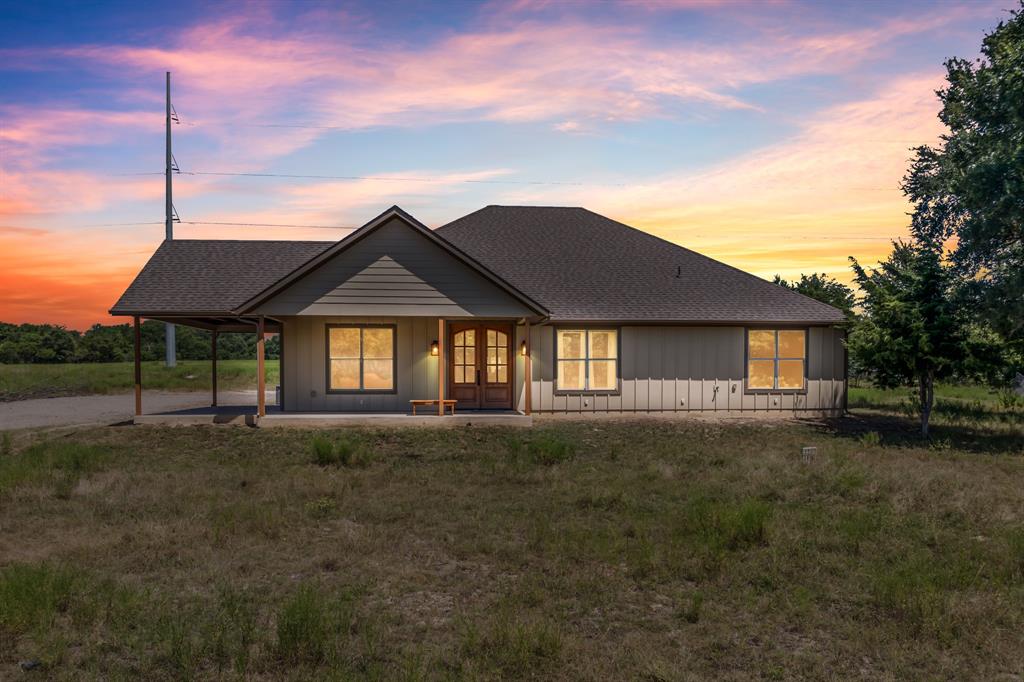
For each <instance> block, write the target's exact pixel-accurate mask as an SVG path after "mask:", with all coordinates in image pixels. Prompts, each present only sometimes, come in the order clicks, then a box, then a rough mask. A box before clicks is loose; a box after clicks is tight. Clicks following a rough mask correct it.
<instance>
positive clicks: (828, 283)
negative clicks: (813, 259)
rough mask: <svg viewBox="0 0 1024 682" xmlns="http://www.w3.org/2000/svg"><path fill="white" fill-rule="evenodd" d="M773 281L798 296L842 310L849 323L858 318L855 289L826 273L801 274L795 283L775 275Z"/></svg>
mask: <svg viewBox="0 0 1024 682" xmlns="http://www.w3.org/2000/svg"><path fill="white" fill-rule="evenodd" d="M772 281H773V283H775V284H778V285H779V286H782V287H786V288H787V289H790V290H792V291H795V292H797V293H798V294H803V295H804V296H807V297H809V298H813V299H814V300H816V301H821V302H822V303H827V304H828V305H830V306H832V307H833V308H838V309H839V310H842V311H843V314H844V315H846V320H847V322H848V323H850V322H852V321H853V320H854V319H855V318H856V313H855V312H854V306H855V305H856V304H857V298H856V296H855V295H854V293H853V289H851V288H850V287H848V286H846V285H845V284H843V283H842V282H840V281H839V280H837V279H835V278H834V277H829V276H828V275H827V274H825V273H824V272H823V273H821V274H820V275H819V274H818V273H812V274H810V275H804V274H801V275H800V279H798V280H796V281H793V282H787V281H786V280H784V279H782V277H780V276H779V275H775V279H774V280H772Z"/></svg>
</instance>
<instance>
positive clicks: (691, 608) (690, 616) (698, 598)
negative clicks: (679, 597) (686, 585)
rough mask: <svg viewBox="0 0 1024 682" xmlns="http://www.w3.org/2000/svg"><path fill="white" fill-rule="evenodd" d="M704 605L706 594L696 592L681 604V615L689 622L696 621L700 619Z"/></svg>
mask: <svg viewBox="0 0 1024 682" xmlns="http://www.w3.org/2000/svg"><path fill="white" fill-rule="evenodd" d="M703 605H704V595H703V594H701V593H700V592H694V593H693V594H691V595H690V598H689V599H687V600H686V601H685V602H684V603H683V604H682V606H681V608H680V610H679V616H680V618H682V619H683V620H684V621H685V622H687V623H696V622H697V621H699V620H700V609H701V606H703Z"/></svg>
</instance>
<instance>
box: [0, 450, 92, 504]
mask: <svg viewBox="0 0 1024 682" xmlns="http://www.w3.org/2000/svg"><path fill="white" fill-rule="evenodd" d="M109 455H110V451H109V450H108V449H106V448H103V447H100V446H96V445H82V444H80V443H74V442H57V441H46V442H43V443H37V444H35V445H33V446H31V447H29V448H26V449H25V450H22V451H21V452H19V453H18V454H16V455H11V456H9V457H4V458H3V459H0V492H3V491H4V490H6V489H11V488H14V487H16V486H18V485H22V484H36V485H40V484H44V485H45V484H49V485H50V486H52V488H53V491H54V494H55V495H56V496H57V497H59V498H61V499H67V498H68V497H69V496H70V495H71V492H72V491H73V490H74V488H75V486H76V485H78V481H79V480H80V479H81V478H82V477H83V476H88V475H89V474H92V473H94V472H96V471H98V470H99V469H100V468H102V466H103V464H104V463H105V461H106V460H107V459H108V458H109Z"/></svg>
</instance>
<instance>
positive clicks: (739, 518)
mask: <svg viewBox="0 0 1024 682" xmlns="http://www.w3.org/2000/svg"><path fill="white" fill-rule="evenodd" d="M771 514H772V509H771V507H770V506H769V505H768V504H766V503H764V502H761V501H759V500H743V501H741V502H731V503H730V502H712V501H710V500H707V499H705V498H698V499H696V500H693V501H692V502H690V503H689V504H688V505H687V506H686V507H685V508H684V510H683V518H682V524H681V528H680V530H681V531H682V532H683V533H684V534H686V535H690V536H692V537H694V538H695V539H696V540H697V541H698V542H699V543H700V544H701V545H703V546H704V547H706V548H708V549H710V550H713V551H721V550H738V549H743V548H746V547H751V546H754V545H760V544H764V543H765V541H766V539H767V526H768V520H769V519H770V518H771Z"/></svg>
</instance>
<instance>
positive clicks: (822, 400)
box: [282, 316, 846, 414]
mask: <svg viewBox="0 0 1024 682" xmlns="http://www.w3.org/2000/svg"><path fill="white" fill-rule="evenodd" d="M344 322H350V323H358V322H367V323H378V324H379V323H387V324H395V325H397V337H398V348H397V352H398V374H397V392H396V393H394V394H376V395H374V394H366V395H354V394H328V393H327V392H326V372H327V367H326V349H325V343H326V338H325V331H324V330H325V325H327V324H328V323H344ZM620 333H621V334H622V338H621V344H620V353H621V357H620V361H619V362H620V368H619V369H620V375H621V390H620V391H619V393H618V394H616V395H587V394H580V393H575V394H568V395H566V394H556V392H555V390H554V378H555V371H554V356H555V353H554V350H555V349H554V331H553V327H551V326H540V327H536V326H535V327H532V328H531V344H532V347H533V386H532V388H533V410H534V411H535V412H562V413H578V414H585V413H588V412H636V413H642V412H678V413H685V412H730V413H734V412H746V413H752V412H768V411H787V412H789V411H796V412H834V411H836V410H840V409H842V408H843V407H844V403H843V401H844V397H845V391H846V379H845V371H846V367H845V352H844V348H843V336H842V332H840V331H838V330H835V329H832V328H828V327H811V328H810V330H809V334H808V358H807V392H806V394H791V393H773V394H768V395H765V394H745V393H744V390H743V381H744V365H743V363H744V352H743V351H744V349H743V342H744V330H743V328H742V327H682V326H680V327H654V326H643V327H640V326H634V327H622V328H621V331H620ZM436 338H437V318H427V317H361V318H352V317H340V316H322V317H308V316H299V317H287V318H284V356H285V357H284V377H283V382H282V384H283V391H284V402H285V406H286V409H287V410H288V411H290V412H292V411H297V412H306V411H309V412H321V411H327V412H405V411H408V409H409V400H411V399H420V398H422V399H432V398H436V397H437V364H438V363H437V358H434V357H432V356H431V355H430V351H429V349H430V343H431V341H433V340H434V339H436ZM524 338H525V336H524V327H523V326H522V325H520V326H518V327H517V328H516V345H515V349H516V352H515V361H514V366H515V370H514V374H515V376H514V384H513V386H514V392H513V395H514V396H515V401H516V406H517V408H518V409H520V410H522V409H523V408H524V407H525V399H526V398H525V383H524V381H523V372H524V367H525V360H524V358H523V357H522V356H521V355H520V354H519V353H518V349H519V344H520V342H522V341H523V340H524Z"/></svg>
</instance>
